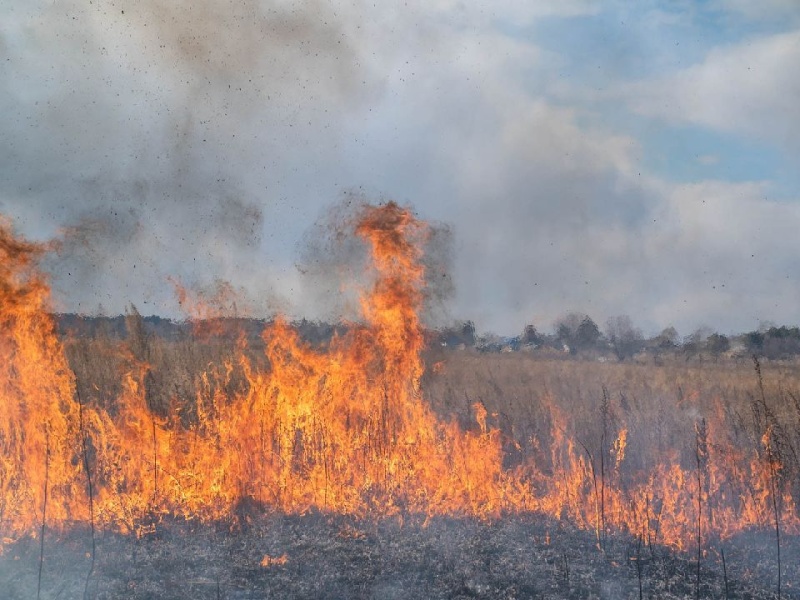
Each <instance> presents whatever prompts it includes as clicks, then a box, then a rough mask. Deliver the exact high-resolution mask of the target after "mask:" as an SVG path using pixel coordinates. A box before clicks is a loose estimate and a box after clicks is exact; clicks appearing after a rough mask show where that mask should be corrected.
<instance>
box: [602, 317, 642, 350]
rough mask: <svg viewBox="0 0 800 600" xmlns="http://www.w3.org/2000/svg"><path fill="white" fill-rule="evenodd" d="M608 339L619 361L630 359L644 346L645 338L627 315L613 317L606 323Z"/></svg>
mask: <svg viewBox="0 0 800 600" xmlns="http://www.w3.org/2000/svg"><path fill="white" fill-rule="evenodd" d="M606 339H607V340H608V343H609V345H610V346H611V349H612V350H613V351H614V354H615V355H616V356H617V359H618V360H625V359H626V358H630V357H631V356H633V355H634V354H636V353H637V352H639V350H641V349H642V347H643V345H644V336H643V335H642V332H641V330H640V329H638V328H636V327H634V325H633V322H632V321H631V318H630V317H629V316H627V315H621V316H619V317H611V318H610V319H608V321H607V322H606Z"/></svg>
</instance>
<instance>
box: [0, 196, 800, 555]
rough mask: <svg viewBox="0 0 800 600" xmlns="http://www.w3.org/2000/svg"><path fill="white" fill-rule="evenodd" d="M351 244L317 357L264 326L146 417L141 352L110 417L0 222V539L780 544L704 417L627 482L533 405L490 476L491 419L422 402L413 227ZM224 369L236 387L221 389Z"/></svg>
mask: <svg viewBox="0 0 800 600" xmlns="http://www.w3.org/2000/svg"><path fill="white" fill-rule="evenodd" d="M352 231H353V232H354V233H355V235H357V236H358V237H359V238H361V240H363V243H364V244H365V247H366V249H367V250H368V253H369V257H370V265H371V266H370V272H369V274H368V275H369V277H368V280H369V281H370V282H371V283H370V284H369V285H366V286H365V288H364V289H363V290H362V291H361V293H360V310H361V319H360V320H359V321H358V322H354V323H349V324H348V326H347V327H346V328H345V329H344V330H343V331H344V332H343V333H339V334H338V335H335V336H334V337H333V339H332V340H331V342H330V343H329V344H328V345H327V346H326V347H325V348H324V349H319V348H316V347H312V346H310V345H309V344H307V343H305V342H304V341H303V340H302V339H301V338H300V336H299V335H298V333H297V331H296V330H295V329H294V328H293V327H292V326H291V325H290V324H289V323H287V322H286V320H285V319H282V318H277V319H275V320H274V322H272V323H271V324H269V325H268V326H267V327H266V328H265V330H264V332H263V342H264V352H265V357H264V358H265V361H264V362H265V364H267V365H268V368H266V369H264V368H258V367H257V366H256V364H255V363H254V362H253V361H252V360H251V359H249V358H248V353H247V352H246V350H247V349H246V348H245V346H244V343H245V342H244V341H240V342H239V343H240V348H239V352H238V354H237V356H235V357H234V358H232V359H230V360H228V361H223V362H222V363H221V364H216V365H210V366H209V368H208V370H207V372H206V373H205V374H204V375H203V377H202V379H201V383H200V385H199V386H198V387H197V389H196V391H195V396H194V397H193V398H191V400H190V401H188V402H187V403H186V405H176V406H174V407H172V409H171V410H168V411H164V410H157V409H156V408H155V407H153V406H149V405H148V400H147V394H146V385H147V378H148V373H149V371H150V369H151V367H150V365H149V364H148V362H147V356H146V355H144V353H139V354H137V353H135V352H134V353H132V355H131V356H130V357H128V358H129V360H128V361H127V364H129V365H131V367H130V369H129V370H128V371H127V372H125V373H123V374H122V375H121V379H122V386H121V389H122V392H121V394H120V396H119V398H117V400H116V402H115V403H114V405H113V406H112V407H110V408H104V407H101V406H98V405H97V404H96V403H91V402H85V401H84V399H82V398H80V397H79V396H78V394H77V391H76V385H75V381H74V375H73V374H72V372H71V371H70V369H69V365H68V363H67V361H66V358H65V353H64V350H63V348H62V347H61V346H60V344H59V341H58V339H57V337H56V335H55V333H54V323H53V321H52V318H51V317H50V316H49V311H48V309H49V304H48V303H49V289H48V286H47V282H46V279H45V278H44V276H43V275H42V273H41V272H40V271H39V270H38V268H37V261H38V259H39V258H40V257H41V256H42V255H43V254H44V253H45V252H46V251H47V250H48V248H47V247H46V246H42V245H37V244H33V243H29V242H26V241H24V240H21V239H19V238H18V237H15V236H14V234H13V232H12V230H11V227H10V225H9V224H8V223H5V222H3V223H2V224H0V258H1V259H2V260H1V262H0V323H1V324H2V328H1V329H0V409H1V410H2V413H0V448H1V449H2V453H1V454H0V535H2V536H3V537H4V538H8V539H15V538H18V537H20V536H23V535H26V534H36V533H37V532H39V531H40V530H42V531H43V530H44V528H45V527H47V528H54V529H63V528H66V527H68V526H70V525H71V524H73V523H89V522H90V521H91V522H92V523H93V524H94V525H96V526H97V527H101V528H111V529H115V530H119V531H125V532H128V531H132V532H139V533H141V532H144V531H147V530H148V528H150V527H152V526H153V524H154V523H157V522H158V520H159V519H161V518H162V517H163V516H165V515H172V516H176V517H180V518H185V519H196V520H200V521H213V520H220V519H231V518H240V517H237V515H240V513H241V511H240V507H242V506H244V505H254V506H257V507H259V510H279V511H283V512H286V513H295V514H302V513H306V512H308V511H311V510H319V511H325V512H329V513H339V514H349V515H357V516H361V517H370V516H396V517H400V518H404V517H407V516H414V515H416V516H420V517H422V518H423V519H424V518H426V517H429V516H432V515H467V516H475V517H479V518H487V519H490V518H496V517H499V516H501V515H503V514H508V513H518V512H523V511H525V512H540V513H545V514H549V515H551V516H554V517H556V518H568V519H570V520H571V521H573V522H574V523H576V524H578V525H580V526H582V527H585V528H587V529H590V530H592V531H594V532H595V533H596V536H597V540H598V543H602V542H603V540H604V539H605V536H606V535H607V534H608V533H609V532H612V531H624V532H628V533H630V534H633V535H636V536H640V537H641V539H643V540H647V541H648V542H652V543H661V544H668V545H672V546H674V547H677V548H689V547H690V546H691V544H692V543H693V541H694V540H695V539H696V535H697V531H698V526H697V522H698V519H700V520H701V532H702V533H703V535H707V534H714V535H718V536H721V537H726V536H730V535H733V534H734V533H736V532H739V531H742V530H744V529H747V528H751V527H766V526H769V524H770V523H771V522H772V521H773V520H774V519H775V515H774V511H775V510H776V508H775V507H780V510H781V513H780V515H779V518H780V521H781V523H782V526H783V527H784V528H785V529H787V530H798V528H799V526H800V523H799V522H798V518H797V510H796V508H795V505H794V500H793V498H792V496H791V493H790V487H789V486H787V485H785V484H784V483H783V480H782V479H780V474H781V468H782V465H781V464H780V462H779V456H778V455H777V454H776V453H775V452H773V451H771V448H772V444H773V442H774V440H773V437H772V436H773V434H772V432H771V431H770V430H769V429H765V431H764V433H763V435H764V437H763V439H762V440H761V442H760V448H759V449H757V450H756V451H755V452H748V451H746V450H743V449H741V448H738V447H737V446H736V445H735V444H734V443H733V442H731V441H730V440H729V439H728V438H727V437H726V436H725V435H724V430H723V427H722V425H721V423H720V422H719V419H716V420H715V419H712V420H710V421H709V423H708V426H707V427H706V425H705V424H703V430H702V431H703V434H702V452H701V451H700V448H701V446H700V441H698V460H697V464H696V465H695V466H692V465H686V464H680V462H679V461H678V459H677V457H667V459H666V460H663V462H662V463H661V464H659V465H656V466H655V467H654V468H648V469H641V468H638V467H637V466H634V465H632V464H630V463H631V457H630V456H629V454H630V452H629V451H628V449H629V443H630V440H629V431H628V428H627V427H626V425H625V424H624V423H616V424H613V425H608V426H606V424H605V421H604V425H603V433H602V437H601V439H600V444H599V445H596V446H592V445H591V444H588V443H586V442H584V441H582V440H581V439H580V437H579V436H576V435H575V434H574V432H573V433H571V432H570V422H569V419H568V418H567V416H566V415H564V414H562V413H561V412H560V411H559V409H557V408H556V405H555V402H554V401H551V403H550V406H549V407H548V408H549V412H550V415H551V419H552V424H553V426H552V432H551V435H550V438H551V439H550V443H549V447H547V448H546V447H545V445H544V442H543V441H542V440H536V439H534V440H532V441H531V443H530V444H529V445H530V446H531V447H530V448H529V450H530V452H529V453H528V457H529V458H528V459H527V460H525V461H523V462H522V464H519V465H518V466H516V467H514V468H513V469H512V468H504V466H503V461H504V452H503V448H504V443H507V441H505V442H504V440H503V439H502V436H501V432H500V430H499V429H497V428H496V427H493V426H492V423H494V422H495V421H494V420H493V419H496V417H497V415H495V414H491V415H490V413H489V412H488V411H487V409H486V407H485V406H484V404H483V403H481V402H476V403H474V404H473V406H472V407H471V409H472V419H473V424H472V425H471V426H470V427H469V428H467V429H464V428H462V427H460V426H459V425H458V424H457V423H456V422H455V421H445V420H442V419H441V418H440V417H438V416H437V415H436V414H435V413H434V412H433V410H432V409H431V408H430V406H429V405H428V404H427V403H426V401H425V399H424V398H423V396H422V392H421V387H420V380H421V378H422V376H423V374H424V372H425V364H424V362H423V359H422V351H423V349H424V347H425V336H424V330H423V325H422V322H421V319H420V316H419V315H420V313H421V310H422V304H423V299H424V285H425V269H424V267H423V261H422V258H423V256H422V248H423V247H424V244H425V240H426V239H427V236H428V235H429V234H430V232H429V229H428V227H427V226H426V225H425V224H424V223H423V222H421V221H419V220H418V219H416V218H415V217H414V216H413V215H412V213H411V212H410V211H409V210H407V209H405V208H402V207H399V206H398V205H396V204H394V203H388V204H385V205H381V206H365V207H363V208H362V209H361V210H360V212H359V213H358V215H357V218H356V220H355V223H354V224H353V227H352ZM184 301H185V297H184ZM243 339H244V338H242V340H243ZM435 368H436V369H438V370H441V369H442V366H441V365H438V366H435ZM234 372H240V373H243V374H244V377H245V378H246V383H247V385H245V386H244V387H242V388H241V389H238V388H237V389H238V391H233V392H231V391H229V389H230V386H227V385H226V384H227V383H228V382H229V381H230V379H231V377H232V373H234ZM226 390H228V391H226ZM604 406H605V405H604ZM607 408H608V407H607V406H606V407H605V408H604V409H603V410H604V411H607ZM605 418H606V412H604V413H603V419H605ZM699 432H700V429H698V436H700V433H699ZM698 440H700V437H698ZM513 443H514V444H515V446H516V447H517V448H519V447H520V442H518V441H514V442H513ZM701 455H702V460H701V458H700V457H701ZM777 494H780V498H779V501H775V499H776V495H777ZM698 507H700V509H701V510H702V512H700V510H699V509H698ZM285 560H286V558H285V557H279V558H272V557H269V556H265V561H266V563H267V565H279V564H283V562H285ZM281 561H283V562H281ZM262 564H263V563H262ZM267 565H265V566H267Z"/></svg>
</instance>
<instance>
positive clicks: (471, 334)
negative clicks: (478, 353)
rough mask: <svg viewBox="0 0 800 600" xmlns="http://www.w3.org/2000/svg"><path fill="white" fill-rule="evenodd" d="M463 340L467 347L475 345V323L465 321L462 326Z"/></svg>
mask: <svg viewBox="0 0 800 600" xmlns="http://www.w3.org/2000/svg"><path fill="white" fill-rule="evenodd" d="M461 340H462V343H464V344H466V345H467V346H474V345H475V323H474V322H472V321H464V324H463V325H462V326H461Z"/></svg>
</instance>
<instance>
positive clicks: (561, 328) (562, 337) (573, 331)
mask: <svg viewBox="0 0 800 600" xmlns="http://www.w3.org/2000/svg"><path fill="white" fill-rule="evenodd" d="M585 318H586V315H584V314H581V313H576V312H571V313H567V314H566V315H564V316H563V317H560V318H559V319H558V320H556V322H555V323H554V324H553V329H555V332H556V344H557V345H558V346H559V347H562V346H566V347H568V348H569V351H570V353H571V354H575V353H576V352H577V351H578V344H577V334H578V327H580V324H581V322H582V321H583V320H584V319H585Z"/></svg>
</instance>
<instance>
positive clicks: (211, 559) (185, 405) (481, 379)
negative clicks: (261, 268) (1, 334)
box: [0, 320, 800, 599]
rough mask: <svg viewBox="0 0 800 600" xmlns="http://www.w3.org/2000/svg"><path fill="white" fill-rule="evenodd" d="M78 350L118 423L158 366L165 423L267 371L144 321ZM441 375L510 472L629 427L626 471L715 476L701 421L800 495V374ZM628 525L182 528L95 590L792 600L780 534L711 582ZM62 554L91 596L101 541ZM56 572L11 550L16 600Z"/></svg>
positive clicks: (438, 400)
mask: <svg viewBox="0 0 800 600" xmlns="http://www.w3.org/2000/svg"><path fill="white" fill-rule="evenodd" d="M64 342H65V349H66V352H67V356H68V358H69V361H70V365H71V367H72V369H73V370H74V372H75V374H76V380H77V386H78V391H79V392H80V393H81V394H82V397H83V398H84V399H85V400H86V401H88V402H92V403H96V404H98V405H100V406H103V407H104V408H105V409H106V410H108V411H109V412H111V413H113V412H114V402H115V399H116V398H118V397H119V395H120V394H119V391H120V386H121V383H120V382H121V380H122V379H121V377H122V375H123V374H125V373H126V372H130V371H132V370H135V369H137V368H142V365H146V369H147V376H146V378H145V379H144V383H145V387H146V396H147V402H148V406H149V407H150V408H151V410H153V411H154V412H157V413H159V414H167V413H169V412H170V411H172V410H175V409H176V408H179V409H180V411H181V415H182V418H183V419H187V420H191V419H192V411H191V407H192V404H193V399H194V398H195V397H196V394H197V393H198V390H199V389H201V388H202V386H207V387H208V386H211V387H215V386H216V387H224V388H225V395H226V396H228V397H232V396H234V395H235V394H236V392H237V391H240V390H242V389H244V387H245V386H246V385H247V380H246V377H245V375H244V372H243V369H244V366H243V363H242V362H241V360H239V357H241V356H246V357H247V358H248V360H249V361H250V363H251V364H252V365H255V366H257V367H259V368H268V365H266V364H264V363H265V361H264V359H263V352H262V351H261V348H260V347H259V341H258V338H254V339H251V340H249V341H248V343H247V344H245V343H243V339H242V338H237V337H236V336H228V337H213V336H211V337H206V338H202V339H196V338H186V339H181V340H164V339H161V338H158V337H156V336H153V335H148V334H147V332H145V331H144V330H143V329H142V328H141V327H139V328H138V329H137V324H136V322H135V320H134V321H133V322H132V323H130V324H129V328H128V336H127V337H126V338H114V337H109V336H103V335H99V336H94V337H92V338H79V337H69V336H68V337H67V338H66V339H65V340H64ZM426 363H427V364H428V367H429V368H428V369H427V372H426V375H425V377H424V380H423V382H422V384H423V394H424V397H425V399H426V401H428V402H430V403H431V405H432V407H433V408H434V409H435V411H436V412H437V413H438V414H439V415H440V417H441V418H442V419H444V420H452V419H455V420H457V421H458V422H459V423H460V425H461V426H462V427H463V428H465V429H470V428H472V429H475V428H476V423H475V413H474V405H475V403H480V404H482V405H483V406H484V407H485V408H486V410H487V412H488V418H487V421H488V424H489V425H490V426H491V427H494V428H497V429H499V430H500V431H501V433H502V440H503V446H504V451H505V462H506V465H505V466H506V467H507V468H509V469H513V468H516V467H518V466H520V465H524V464H526V463H530V462H533V463H535V464H536V465H537V466H538V467H539V468H540V469H541V470H542V471H545V472H546V471H548V469H549V470H552V469H553V468H555V465H553V464H552V462H551V454H550V452H549V448H550V445H551V444H552V443H553V435H554V431H555V430H556V429H557V427H562V428H564V429H566V430H568V431H566V432H565V433H568V434H569V435H571V436H572V437H574V438H575V439H576V440H578V442H579V443H580V444H581V445H583V446H584V447H585V448H586V449H587V451H588V450H591V451H592V452H594V455H593V460H599V459H600V457H601V456H603V457H605V459H606V460H608V461H613V456H612V455H611V442H610V440H611V439H613V436H614V435H617V434H618V433H619V431H620V430H622V429H623V428H624V429H626V431H627V432H628V437H627V450H626V462H625V469H626V471H625V472H631V473H634V472H635V473H642V472H647V471H648V469H650V468H652V467H653V465H657V464H660V463H663V462H664V461H674V462H677V463H678V464H680V465H681V466H683V467H684V468H686V469H688V470H690V469H692V468H693V465H695V464H697V465H699V464H700V461H699V459H698V454H697V453H698V447H699V446H698V429H697V424H698V423H700V422H703V420H704V419H708V420H709V421H713V422H714V423H715V426H717V427H718V428H719V429H721V430H722V429H724V431H723V433H724V437H725V440H726V442H727V443H730V444H732V445H735V446H737V447H741V448H744V449H753V451H754V452H756V453H757V452H759V451H763V439H764V435H765V432H767V431H769V432H770V436H772V437H770V444H771V446H770V452H773V451H774V452H775V453H778V458H779V459H780V465H781V468H780V478H781V482H780V483H781V485H782V486H784V488H785V489H789V490H790V491H791V493H792V496H793V497H794V498H800V477H799V476H798V473H800V461H799V460H798V456H799V455H800V401H798V398H800V394H798V392H799V391H800V366H798V365H797V364H794V363H763V364H761V365H760V369H761V374H760V376H757V375H756V373H755V371H754V368H753V364H752V363H751V362H748V361H720V362H704V363H700V362H686V361H683V360H674V361H671V362H670V361H663V362H662V363H661V364H641V363H600V362H594V361H580V360H561V359H555V358H549V357H541V356H536V355H531V354H525V353H512V354H479V353H476V352H473V351H470V350H467V351H463V352H459V351H448V352H442V351H439V350H433V351H430V352H429V353H428V355H427V356H426ZM762 392H763V393H762ZM564 417H565V418H564ZM559 419H562V420H561V421H559ZM759 448H761V450H759ZM698 468H699V467H698ZM622 485H624V477H623V480H622ZM706 509H707V507H705V508H703V510H706ZM613 522H614V519H613V515H608V522H607V524H604V527H603V531H602V532H601V533H602V535H601V534H600V533H598V532H596V531H591V530H588V529H585V528H584V529H580V528H578V527H576V526H575V525H574V524H572V523H570V522H569V520H568V519H560V520H555V519H553V518H552V517H546V516H543V515H533V514H517V515H506V516H503V517H501V518H499V519H497V520H496V521H493V522H481V521H476V520H472V519H455V518H445V517H436V518H432V519H430V520H428V521H427V522H426V523H424V526H423V522H422V519H421V518H417V517H413V516H407V517H406V518H405V519H399V518H392V519H378V520H360V521H359V520H355V519H353V518H350V517H343V516H330V515H323V514H309V515H305V516H285V515H278V514H272V513H270V512H268V511H265V512H259V511H257V514H252V515H248V516H247V518H246V519H244V520H242V519H238V521H237V523H238V524H237V525H236V526H231V525H230V524H216V525H214V524H211V525H209V524H206V525H200V524H197V523H192V522H184V521H175V520H165V521H161V522H159V523H158V524H157V525H156V526H155V527H154V528H153V529H152V530H151V531H143V532H140V534H139V535H133V534H130V535H121V534H117V533H113V532H112V531H102V532H99V533H98V539H97V552H96V565H95V568H94V570H93V572H92V576H91V578H90V581H89V585H88V587H86V591H87V592H88V593H87V596H88V597H91V598H98V599H99V598H272V597H274V598H284V597H293V598H639V597H643V598H694V597H702V598H776V597H778V594H777V577H776V572H777V564H776V542H775V535H774V523H770V522H768V521H766V520H765V522H764V523H763V524H762V525H763V526H762V527H759V528H757V529H754V530H752V531H747V532H744V533H739V534H737V535H736V536H734V537H731V538H727V539H721V538H719V537H715V536H713V535H711V534H710V533H709V534H703V536H702V537H701V540H700V544H699V546H700V569H699V577H698V568H697V563H698V560H697V545H695V547H693V548H692V547H686V548H684V549H683V550H681V549H676V548H674V547H672V548H668V547H665V546H662V545H661V544H660V540H659V539H658V536H657V535H655V536H653V537H649V538H648V539H644V538H642V537H637V536H633V535H631V534H630V532H627V531H624V530H620V529H615V527H614V526H613ZM779 525H780V523H779ZM782 533H783V537H782V538H781V549H782V552H783V565H782V569H781V573H782V577H783V581H782V589H781V597H784V598H798V597H800V590H798V587H800V572H799V569H798V565H800V548H799V546H800V543H799V542H798V537H797V536H796V535H793V534H792V532H786V531H783V532H782ZM45 542H46V543H45V546H44V548H45V552H44V562H43V577H42V588H41V597H43V598H79V597H83V596H84V587H85V577H86V573H87V571H88V570H89V567H90V564H89V558H88V555H87V552H88V551H89V546H88V542H87V533H86V532H85V531H82V530H80V529H76V530H73V531H69V532H66V533H63V534H59V533H56V532H47V533H46V540H45ZM723 552H724V555H725V561H724V563H723V559H722V554H723ZM39 558H40V545H39V540H33V539H29V538H26V539H23V540H20V541H17V542H15V543H12V544H7V545H6V546H5V548H4V551H3V554H2V556H0V586H2V592H0V596H1V597H7V598H30V597H34V596H35V595H36V591H37V590H36V588H37V580H36V576H37V571H38V564H39ZM698 582H699V586H698Z"/></svg>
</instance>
